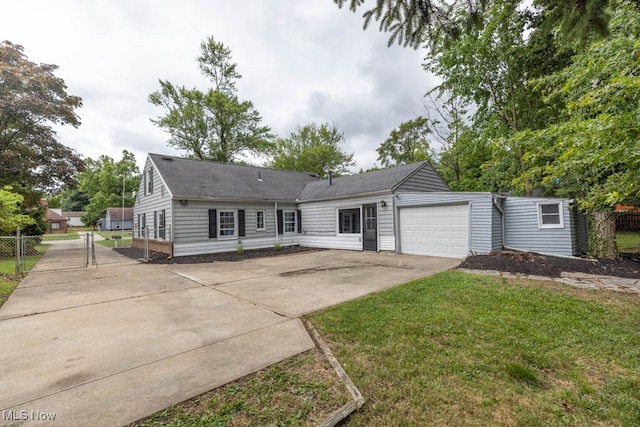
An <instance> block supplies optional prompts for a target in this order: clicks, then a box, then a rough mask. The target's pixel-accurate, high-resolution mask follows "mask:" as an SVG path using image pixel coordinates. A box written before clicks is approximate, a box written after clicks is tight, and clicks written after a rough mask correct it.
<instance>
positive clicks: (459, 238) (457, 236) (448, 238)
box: [400, 204, 469, 258]
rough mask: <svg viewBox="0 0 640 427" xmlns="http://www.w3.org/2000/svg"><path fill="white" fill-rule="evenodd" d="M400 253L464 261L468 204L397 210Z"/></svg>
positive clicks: (466, 250)
mask: <svg viewBox="0 0 640 427" xmlns="http://www.w3.org/2000/svg"><path fill="white" fill-rule="evenodd" d="M400 252H402V253H403V254H412V255H431V256H441V257H449V258H465V257H466V256H467V254H468V252H469V205H467V204H464V205H445V206H428V207H416V208H401V209H400Z"/></svg>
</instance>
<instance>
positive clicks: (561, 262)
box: [460, 252, 640, 279]
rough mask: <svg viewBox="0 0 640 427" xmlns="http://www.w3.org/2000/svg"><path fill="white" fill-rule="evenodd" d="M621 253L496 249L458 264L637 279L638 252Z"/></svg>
mask: <svg viewBox="0 0 640 427" xmlns="http://www.w3.org/2000/svg"><path fill="white" fill-rule="evenodd" d="M621 255H622V256H621V257H620V259H574V258H562V257H553V256H545V255H538V254H533V253H525V252H495V253H491V254H489V255H476V256H470V257H468V258H467V259H465V260H464V261H463V262H462V263H461V264H460V268H468V269H472V270H496V271H504V272H510V273H520V274H531V275H536V276H546V277H560V273H561V272H576V273H587V274H595V275H602V276H617V277H625V278H628V279H640V254H621Z"/></svg>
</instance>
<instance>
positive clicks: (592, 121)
mask: <svg viewBox="0 0 640 427" xmlns="http://www.w3.org/2000/svg"><path fill="white" fill-rule="evenodd" d="M638 52H640V12H639V10H638V8H636V7H635V6H633V5H631V4H630V3H628V2H621V4H620V5H619V6H618V7H617V8H616V9H615V10H614V12H613V14H612V18H611V27H610V36H609V37H607V38H605V39H602V40H599V41H596V42H594V43H592V44H590V45H589V46H588V47H587V48H586V49H584V50H583V51H581V52H579V53H577V54H576V55H575V56H574V58H573V62H572V63H571V64H570V65H569V66H567V67H566V68H564V69H562V70H561V71H558V72H557V73H554V74H552V75H550V76H547V77H545V78H541V79H540V80H538V81H537V87H538V88H539V90H540V91H541V93H543V94H545V95H546V98H545V99H546V100H548V101H549V102H554V101H556V100H557V99H560V100H561V101H562V102H563V103H564V105H566V107H565V109H564V112H563V114H562V115H561V117H562V118H561V120H558V122H557V123H555V124H553V125H551V126H548V127H546V128H544V129H541V130H538V131H535V132H530V133H525V134H519V135H516V136H515V137H514V139H526V140H528V141H530V143H531V150H530V151H529V154H528V159H529V161H531V162H532V163H535V164H537V165H538V166H537V167H536V168H535V169H533V170H532V171H531V174H535V175H537V176H538V177H539V179H540V181H541V182H542V183H543V185H545V186H546V188H551V189H553V188H556V187H558V186H561V187H562V190H563V192H564V193H566V194H567V195H571V196H573V197H576V198H579V202H580V206H581V207H582V208H584V209H590V210H595V211H603V212H604V211H607V212H610V211H612V210H613V207H614V205H615V204H616V203H617V202H624V201H629V200H634V199H637V198H638V197H640V181H639V180H638V174H639V172H640V149H639V145H638V141H639V140H640V123H639V122H638V117H640V55H638ZM550 159H553V161H549V160H550Z"/></svg>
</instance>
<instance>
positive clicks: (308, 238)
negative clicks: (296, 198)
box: [299, 194, 395, 251]
mask: <svg viewBox="0 0 640 427" xmlns="http://www.w3.org/2000/svg"><path fill="white" fill-rule="evenodd" d="M382 200H384V201H385V203H386V204H387V205H386V206H385V207H384V208H382V207H380V205H379V202H380V201H382ZM370 203H376V204H378V209H377V211H378V212H377V213H378V250H382V251H393V250H395V234H394V226H393V196H392V195H391V194H386V195H381V196H369V197H354V198H350V199H344V200H330V201H323V202H308V203H301V204H300V205H299V209H300V210H301V211H302V236H301V238H300V244H301V245H303V246H308V247H318V248H330V249H351V250H362V234H361V233H353V234H346V233H345V234H342V233H338V211H339V210H340V209H350V208H361V207H362V205H364V204H370ZM360 218H361V221H362V212H361V217H360Z"/></svg>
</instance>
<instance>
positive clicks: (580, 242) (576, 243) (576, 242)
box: [570, 206, 589, 254]
mask: <svg viewBox="0 0 640 427" xmlns="http://www.w3.org/2000/svg"><path fill="white" fill-rule="evenodd" d="M570 210H571V244H572V246H573V252H574V254H584V253H586V252H587V250H588V249H589V226H588V221H587V216H586V215H584V214H582V213H580V212H579V211H578V209H577V208H576V207H575V206H572V207H570Z"/></svg>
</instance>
